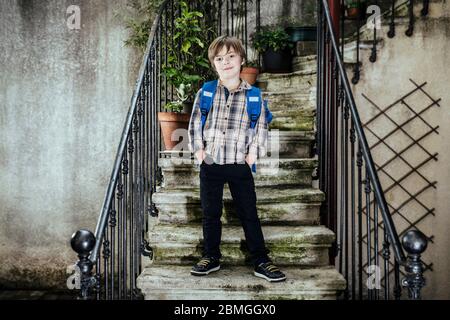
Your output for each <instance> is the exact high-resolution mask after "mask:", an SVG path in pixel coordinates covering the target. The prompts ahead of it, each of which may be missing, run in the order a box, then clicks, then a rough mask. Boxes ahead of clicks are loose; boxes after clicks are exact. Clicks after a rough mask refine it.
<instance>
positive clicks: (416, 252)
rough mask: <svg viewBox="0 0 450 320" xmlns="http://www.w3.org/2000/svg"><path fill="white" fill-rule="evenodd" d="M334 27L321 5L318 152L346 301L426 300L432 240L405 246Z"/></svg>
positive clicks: (419, 237)
mask: <svg viewBox="0 0 450 320" xmlns="http://www.w3.org/2000/svg"><path fill="white" fill-rule="evenodd" d="M332 23H333V21H332V17H331V14H330V10H329V7H328V3H327V0H318V37H317V39H318V43H317V50H318V66H317V70H318V72H317V153H318V157H319V170H318V174H319V187H320V189H321V190H323V191H324V192H325V194H326V202H325V203H324V205H323V207H322V216H321V218H322V223H323V224H325V225H327V226H328V227H330V228H331V229H332V230H333V231H335V233H336V235H337V241H336V244H335V246H334V248H333V249H332V250H331V252H330V258H331V260H332V262H333V263H336V264H337V268H338V269H339V271H340V272H341V273H342V274H343V275H344V277H345V278H346V280H347V288H346V290H345V291H344V298H346V299H379V298H384V299H391V298H392V297H394V298H396V299H400V297H401V288H402V286H405V287H407V288H408V290H409V296H410V298H413V299H418V298H420V289H421V288H422V287H423V286H424V284H425V280H424V278H423V263H422V261H421V260H420V256H421V254H422V253H423V252H424V250H425V249H426V246H427V239H426V237H425V236H424V235H423V234H422V233H421V232H419V231H416V230H412V231H409V232H407V233H406V234H405V235H404V237H403V238H402V243H401V242H400V239H399V237H398V234H397V230H396V228H395V225H394V222H393V220H392V217H391V213H390V211H389V207H388V205H387V203H386V199H385V196H384V192H383V189H382V187H381V185H380V182H379V178H378V174H377V170H376V167H375V164H374V162H373V159H372V155H371V152H370V149H369V146H368V144H367V140H366V137H365V134H364V130H363V126H362V124H361V120H360V118H359V115H358V110H357V108H356V105H355V100H354V97H353V94H352V91H351V88H350V84H349V80H348V77H347V74H346V71H345V67H344V63H343V56H342V51H340V50H339V43H338V42H337V40H336V39H337V34H336V30H334V28H333V24H332ZM402 245H403V247H402ZM391 251H392V252H393V254H391ZM405 251H406V253H407V254H405ZM336 258H337V261H335V259H336ZM402 270H403V271H404V273H405V277H404V278H403V280H402V281H400V272H401V271H402ZM391 274H392V277H393V279H392V280H391ZM391 282H393V283H394V285H393V287H391Z"/></svg>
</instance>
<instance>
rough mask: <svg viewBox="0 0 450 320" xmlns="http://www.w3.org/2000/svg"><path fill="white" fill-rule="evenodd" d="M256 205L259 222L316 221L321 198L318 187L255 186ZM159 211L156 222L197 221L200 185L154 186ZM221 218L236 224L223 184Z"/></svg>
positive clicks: (154, 196) (311, 223) (309, 222)
mask: <svg viewBox="0 0 450 320" xmlns="http://www.w3.org/2000/svg"><path fill="white" fill-rule="evenodd" d="M256 198H257V201H256V208H257V210H258V216H259V218H260V220H261V223H262V224H263V225H265V224H272V225H276V224H283V225H288V224H290V225H317V224H318V223H319V209H320V205H321V202H322V201H323V200H324V199H325V196H324V194H323V192H322V191H320V190H318V189H313V188H308V189H300V188H292V187H282V188H277V187H276V186H273V187H258V188H256ZM152 199H153V202H154V203H155V205H156V208H157V209H158V211H159V215H158V222H159V223H167V224H172V223H178V224H184V223H192V222H194V223H197V222H200V221H201V219H202V208H201V202H200V189H198V188H194V189H178V190H177V189H170V190H166V189H163V188H161V187H158V188H157V192H155V193H154V194H153V196H152ZM222 221H223V223H227V224H238V223H239V220H238V219H237V217H236V210H235V207H234V204H233V200H232V196H231V193H230V190H229V187H228V185H227V184H225V186H224V191H223V209H222Z"/></svg>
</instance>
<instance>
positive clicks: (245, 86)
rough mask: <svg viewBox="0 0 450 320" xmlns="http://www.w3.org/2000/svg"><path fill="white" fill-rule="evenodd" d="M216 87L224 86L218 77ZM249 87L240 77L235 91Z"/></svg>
mask: <svg viewBox="0 0 450 320" xmlns="http://www.w3.org/2000/svg"><path fill="white" fill-rule="evenodd" d="M217 87H221V88H225V86H224V85H222V84H221V81H220V79H218V80H217ZM251 88H252V86H251V85H250V84H249V83H248V82H247V81H246V80H244V79H241V83H240V85H239V87H238V88H237V89H236V91H235V92H238V91H241V90H250V89H251Z"/></svg>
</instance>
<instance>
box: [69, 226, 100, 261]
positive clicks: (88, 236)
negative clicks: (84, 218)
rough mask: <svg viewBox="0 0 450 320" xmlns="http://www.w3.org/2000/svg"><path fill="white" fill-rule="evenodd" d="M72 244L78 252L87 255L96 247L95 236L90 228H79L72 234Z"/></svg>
mask: <svg viewBox="0 0 450 320" xmlns="http://www.w3.org/2000/svg"><path fill="white" fill-rule="evenodd" d="M70 245H71V246H72V249H73V250H74V251H75V252H76V253H78V254H80V255H87V254H89V252H91V251H92V249H94V246H95V236H94V234H93V233H92V232H90V231H89V230H83V229H81V230H78V231H77V232H75V233H74V234H73V235H72V239H71V240H70Z"/></svg>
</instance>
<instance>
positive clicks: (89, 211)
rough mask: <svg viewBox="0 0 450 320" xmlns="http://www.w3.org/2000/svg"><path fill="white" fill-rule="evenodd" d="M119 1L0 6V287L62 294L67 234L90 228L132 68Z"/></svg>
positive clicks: (135, 62)
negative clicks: (71, 10) (73, 24)
mask: <svg viewBox="0 0 450 320" xmlns="http://www.w3.org/2000/svg"><path fill="white" fill-rule="evenodd" d="M123 3H124V1H106V0H102V1H59V0H58V1H56V0H52V1H31V0H27V1H19V0H17V1H2V2H0V52H1V54H0V70H1V74H0V108H1V110H0V137H1V140H0V172H1V174H0V204H1V205H0V261H1V263H0V286H10V287H26V286H33V287H37V288H38V287H47V286H59V287H62V288H64V286H65V282H62V281H61V279H62V280H64V279H65V277H66V275H65V269H66V266H68V265H69V264H72V263H73V262H75V261H76V255H75V254H74V253H73V252H72V250H71V249H70V245H69V239H70V236H71V234H72V233H73V232H74V231H76V230H77V229H78V228H88V229H90V230H94V229H95V224H96V220H97V217H98V215H99V211H100V209H101V204H102V201H103V197H104V193H105V190H106V186H107V182H108V180H109V175H110V173H111V169H112V167H111V166H112V162H113V160H114V156H115V152H116V148H117V146H118V143H119V139H120V134H121V131H122V127H123V123H124V120H125V115H126V112H127V110H128V107H129V103H130V99H131V96H132V90H133V87H134V82H135V78H136V74H137V70H138V67H139V64H140V57H137V56H138V54H137V53H136V52H135V51H134V50H131V49H129V48H126V47H124V46H123V40H125V39H126V37H127V31H126V30H124V28H123V26H122V25H121V22H120V21H119V20H118V19H116V18H114V10H116V9H117V8H118V7H119V6H121V5H123ZM70 5H78V6H79V8H80V14H81V20H80V21H81V25H80V29H79V30H70V29H69V28H68V27H67V24H66V20H67V18H68V17H69V16H70V15H71V14H66V10H67V8H68V7H69V6H70Z"/></svg>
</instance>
